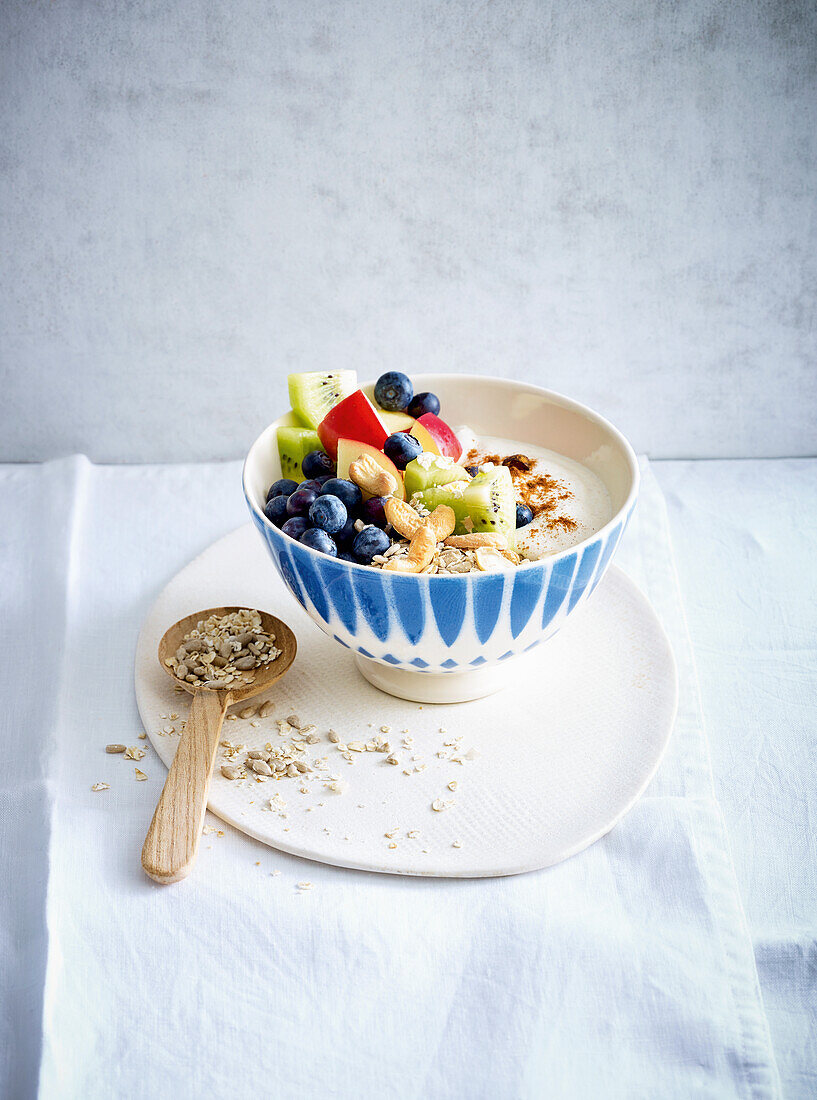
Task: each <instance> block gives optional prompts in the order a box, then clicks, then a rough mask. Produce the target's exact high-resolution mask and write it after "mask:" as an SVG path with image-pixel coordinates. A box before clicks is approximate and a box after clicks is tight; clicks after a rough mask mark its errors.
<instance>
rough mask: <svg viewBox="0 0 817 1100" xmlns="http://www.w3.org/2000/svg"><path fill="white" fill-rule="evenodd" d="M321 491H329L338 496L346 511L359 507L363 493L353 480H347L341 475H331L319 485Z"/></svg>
mask: <svg viewBox="0 0 817 1100" xmlns="http://www.w3.org/2000/svg"><path fill="white" fill-rule="evenodd" d="M321 493H331V494H332V496H334V497H340V499H341V500H342V501H343V503H344V504H345V505H346V511H347V512H351V511H352V510H353V509H354V508H359V507H360V502H361V500H363V494H362V493H361V491H360V489H358V487H357V485H355V483H354V481H347V480H346V479H345V478H342V477H332V478H330V479H329V480H328V481H326V482H324V484H323V485H322V486H321Z"/></svg>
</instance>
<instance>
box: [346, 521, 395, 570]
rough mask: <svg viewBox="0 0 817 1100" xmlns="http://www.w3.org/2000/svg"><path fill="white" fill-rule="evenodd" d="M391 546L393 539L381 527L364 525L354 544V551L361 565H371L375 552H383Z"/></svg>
mask: <svg viewBox="0 0 817 1100" xmlns="http://www.w3.org/2000/svg"><path fill="white" fill-rule="evenodd" d="M390 546H391V539H390V538H389V536H388V535H387V534H386V532H385V531H381V530H380V528H379V527H372V526H369V527H364V528H363V530H362V531H360V532H359V533H358V534H357V535H355V541H354V543H353V544H352V553H353V554H354V555H355V557H356V558H357V560H358V561H359V562H360V563H361V565H371V562H372V558H373V557H374V556H375V554H383V553H385V551H386V550H388V548H389V547H390Z"/></svg>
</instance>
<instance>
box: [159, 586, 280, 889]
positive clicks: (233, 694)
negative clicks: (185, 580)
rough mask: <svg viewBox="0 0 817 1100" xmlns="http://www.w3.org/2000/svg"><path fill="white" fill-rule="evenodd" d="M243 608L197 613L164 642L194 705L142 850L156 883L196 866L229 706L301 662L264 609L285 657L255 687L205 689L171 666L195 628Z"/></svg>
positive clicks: (162, 651)
mask: <svg viewBox="0 0 817 1100" xmlns="http://www.w3.org/2000/svg"><path fill="white" fill-rule="evenodd" d="M241 610H242V609H241V608H240V607H211V608H209V609H208V610H207V611H197V612H195V614H193V615H188V616H187V617H186V618H184V619H180V620H179V621H178V622H177V623H174V624H173V626H171V627H170V629H169V630H168V631H166V632H165V634H164V636H163V638H162V640H161V641H160V642H159V663H160V664H161V666H162V668H163V669H164V670H165V672H166V673H168V675H169V676H172V677H173V679H174V680H175V681H176V683H177V684H179V685H181V687H183V688H184V689H185V691H189V692H190V693H191V694H192V696H193V702H192V704H191V707H190V714H189V716H188V718H187V724H186V725H185V728H184V732H183V733H182V736H181V740H180V741H179V744H178V746H177V748H176V755H175V756H174V757H173V763H172V764H171V765H170V771H169V772H168V773H167V779H166V780H165V785H164V789H163V790H162V793H161V796H160V798H159V801H158V803H157V805H156V810H155V812H154V814H153V820H152V821H151V823H150V828H149V829H148V832H147V836H146V837H145V843H144V846H143V848H142V866H143V867H144V869H145V871H146V872H147V874H148V875H150V877H151V878H152V879H155V880H156V882H161V883H169V882H178V881H179V879H182V878H184V877H185V876H186V875H187V874H188V872H189V871H190V868H191V867H192V866H193V861H194V860H195V858H196V849H197V848H198V846H199V837H200V835H201V827H202V824H203V822H204V811H205V810H206V809H207V789H208V787H209V785H210V776H211V775H212V773H213V764H214V762H215V759H216V749H217V748H218V742H219V737H220V734H221V727H222V724H223V722H224V715H225V713H226V711H227V707H229V706H231V705H232V704H233V703H237V702H239V701H241V700H244V699H249V698H251V697H252V696H253V695H258V694H260V692H262V691H266V690H267V688H270V687H272V685H273V684H274V683H275V681H276V680H280V678H281V677H282V676H283V675H284V673H285V672H287V670H288V669H289V667H290V665H291V664H292V662H293V661H294V660H295V651H296V649H297V642H296V641H295V635H294V634H293V633H292V631H291V630H290V629H289V627H288V626H287V625H286V623H282V622H281V620H280V619H276V618H274V616H272V615H268V614H267V613H266V612H265V611H259V612H258V614H259V615H260V616H261V624H262V626H263V628H264V630H265V631H266V632H267V633H269V634H272V635H274V636H275V646H276V648H277V649H280V651H281V653H280V656H278V657H276V658H275V660H274V661H270V662H269V664H266V665H262V666H261V667H260V668H258V669H254V670H253V680H252V683H249V684H241V685H240V686H236V687H233V686H230V687H229V688H220V689H217V688H205V687H199V686H198V685H194V684H189V683H187V681H186V680H180V679H179V678H178V677H177V676H176V675H175V674H174V672H173V669H172V668H170V666H169V665H166V664H165V659H166V658H167V657H172V656H173V655H174V654H175V652H176V650H177V649H178V648H179V646H180V645H181V644H182V641H183V640H184V636H185V634H189V633H190V631H191V630H194V629H195V627H196V624H197V623H198V622H199V621H200V620H201V619H208V618H209V617H210V616H211V615H218V616H222V615H229V614H231V612H233V611H241Z"/></svg>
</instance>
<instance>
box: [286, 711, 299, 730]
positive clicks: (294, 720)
mask: <svg viewBox="0 0 817 1100" xmlns="http://www.w3.org/2000/svg"><path fill="white" fill-rule="evenodd" d="M287 722H289V724H290V725H291V726H293V727H294V728H295V729H296V730H299V729H300V728H301V719H300V718H299V717H298V715H297V714H288V715H287Z"/></svg>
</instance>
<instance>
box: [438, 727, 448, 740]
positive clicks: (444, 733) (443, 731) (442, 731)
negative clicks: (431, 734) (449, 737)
mask: <svg viewBox="0 0 817 1100" xmlns="http://www.w3.org/2000/svg"><path fill="white" fill-rule="evenodd" d="M440 733H441V734H442V735H443V737H444V736H445V735H446V734H447V733H448V730H447V729H445V727H444V726H440Z"/></svg>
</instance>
